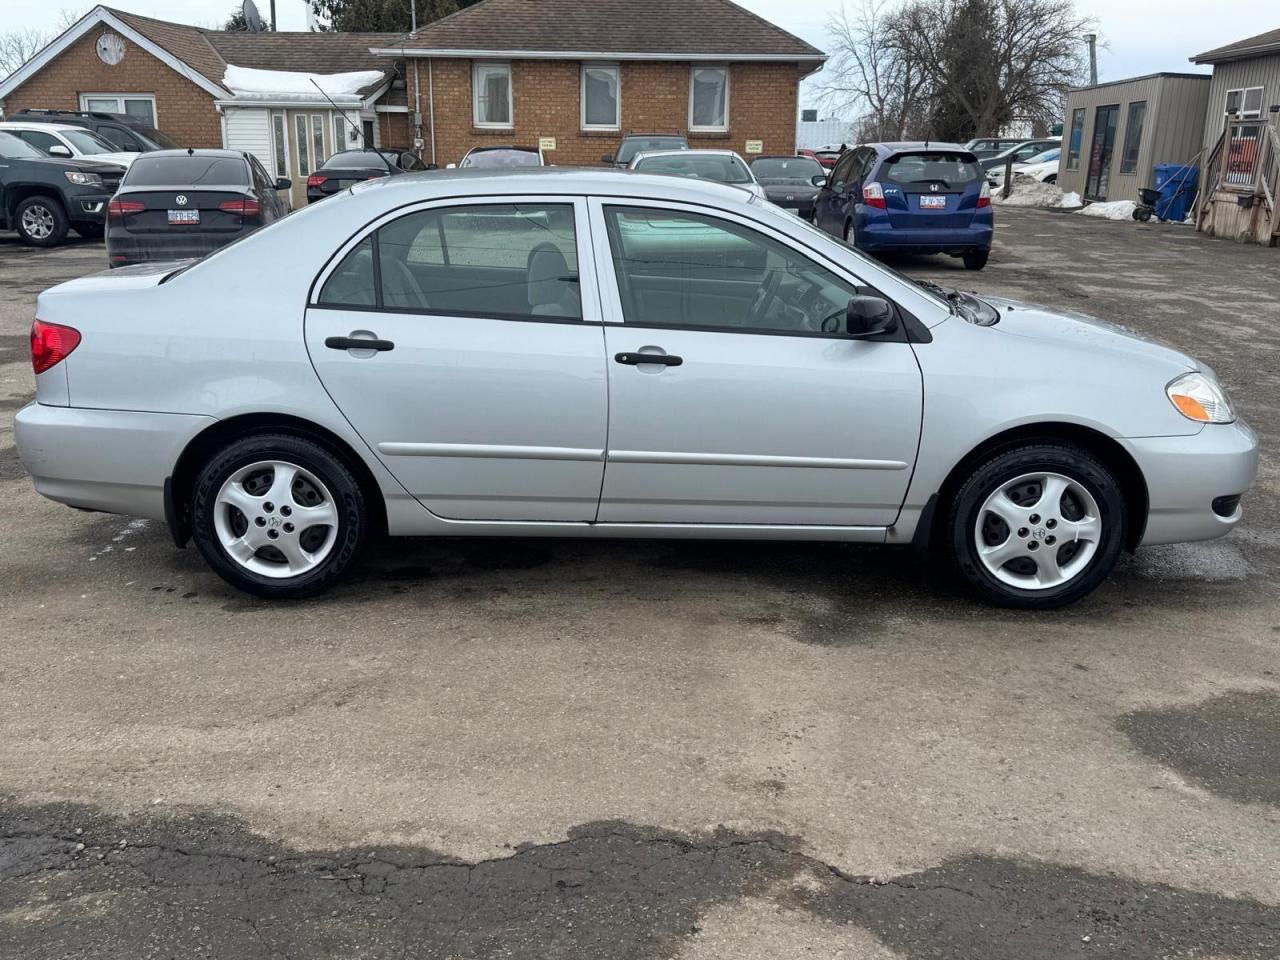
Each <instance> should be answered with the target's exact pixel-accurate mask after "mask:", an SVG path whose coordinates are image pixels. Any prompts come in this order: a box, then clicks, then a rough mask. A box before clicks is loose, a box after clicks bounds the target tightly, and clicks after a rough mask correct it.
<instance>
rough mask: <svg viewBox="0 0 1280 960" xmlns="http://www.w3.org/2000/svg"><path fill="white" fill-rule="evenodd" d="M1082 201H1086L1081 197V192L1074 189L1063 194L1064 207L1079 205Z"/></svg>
mask: <svg viewBox="0 0 1280 960" xmlns="http://www.w3.org/2000/svg"><path fill="white" fill-rule="evenodd" d="M1082 203H1084V201H1083V200H1081V199H1080V194H1078V193H1076V192H1075V191H1074V190H1072V191H1071V192H1070V193H1064V194H1063V195H1062V205H1063V206H1064V207H1078V206H1080V204H1082Z"/></svg>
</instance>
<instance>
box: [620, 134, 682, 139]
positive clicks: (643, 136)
mask: <svg viewBox="0 0 1280 960" xmlns="http://www.w3.org/2000/svg"><path fill="white" fill-rule="evenodd" d="M633 137H635V138H636V139H647V138H651V137H670V138H671V139H672V140H688V139H689V138H688V137H687V136H685V135H684V134H683V133H625V134H623V135H622V139H623V140H630V139H632V138H633Z"/></svg>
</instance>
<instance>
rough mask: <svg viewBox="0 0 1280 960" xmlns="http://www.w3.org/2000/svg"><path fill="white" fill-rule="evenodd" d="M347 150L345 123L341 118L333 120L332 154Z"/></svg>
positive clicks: (337, 117)
mask: <svg viewBox="0 0 1280 960" xmlns="http://www.w3.org/2000/svg"><path fill="white" fill-rule="evenodd" d="M345 149H347V121H346V120H344V119H343V118H342V117H341V116H339V115H335V116H334V118H333V152H334V153H337V152H338V151H339V150H345Z"/></svg>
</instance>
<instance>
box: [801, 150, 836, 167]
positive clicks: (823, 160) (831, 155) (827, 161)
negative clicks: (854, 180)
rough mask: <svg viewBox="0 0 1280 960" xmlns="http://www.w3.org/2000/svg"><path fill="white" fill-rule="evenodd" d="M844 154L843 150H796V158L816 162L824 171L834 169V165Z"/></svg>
mask: <svg viewBox="0 0 1280 960" xmlns="http://www.w3.org/2000/svg"><path fill="white" fill-rule="evenodd" d="M843 154H844V151H843V150H797V151H796V156H797V157H808V158H809V159H810V160H816V161H818V163H820V164H822V168H823V169H824V170H831V169H834V168H835V165H836V163H837V162H838V161H839V160H840V157H841V156H842V155H843Z"/></svg>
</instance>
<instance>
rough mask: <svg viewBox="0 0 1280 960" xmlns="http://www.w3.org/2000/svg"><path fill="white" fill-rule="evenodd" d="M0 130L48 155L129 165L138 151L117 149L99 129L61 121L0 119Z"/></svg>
mask: <svg viewBox="0 0 1280 960" xmlns="http://www.w3.org/2000/svg"><path fill="white" fill-rule="evenodd" d="M0 131H3V132H4V133H11V134H13V135H14V136H15V137H19V138H20V139H22V140H25V141H27V143H29V144H31V145H32V146H33V147H35V148H36V149H37V150H39V151H40V152H41V153H43V154H44V155H45V156H46V157H58V158H60V159H63V160H66V159H76V160H97V161H99V162H101V163H114V164H117V165H119V166H122V167H128V166H129V164H131V163H133V158H134V157H136V156H137V155H138V154H137V153H134V152H122V151H119V150H117V149H116V148H115V147H113V146H112V145H111V144H109V143H107V141H105V140H103V139H102V138H101V137H100V136H98V135H97V134H96V133H93V132H92V131H90V130H86V129H84V128H83V127H73V126H69V125H67V124H61V123H22V122H19V121H16V120H12V121H11V120H0Z"/></svg>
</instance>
